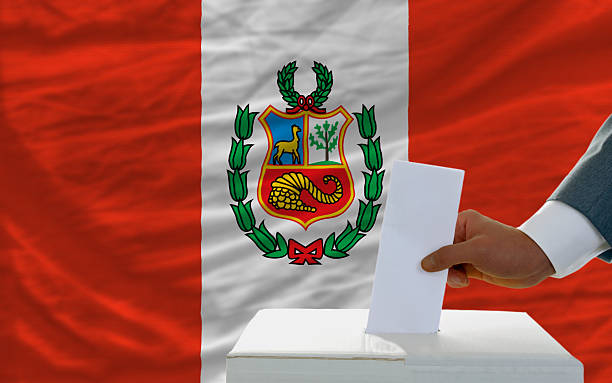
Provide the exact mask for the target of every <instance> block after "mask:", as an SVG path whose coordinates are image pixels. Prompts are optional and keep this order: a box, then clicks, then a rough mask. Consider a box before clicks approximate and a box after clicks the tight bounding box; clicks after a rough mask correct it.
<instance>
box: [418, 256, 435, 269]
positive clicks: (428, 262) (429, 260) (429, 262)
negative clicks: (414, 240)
mask: <svg viewBox="0 0 612 383" xmlns="http://www.w3.org/2000/svg"><path fill="white" fill-rule="evenodd" d="M421 267H422V268H423V270H425V271H430V270H433V269H434V268H435V267H436V263H435V261H434V259H433V257H432V256H431V254H430V255H428V256H426V257H425V258H423V260H422V261H421Z"/></svg>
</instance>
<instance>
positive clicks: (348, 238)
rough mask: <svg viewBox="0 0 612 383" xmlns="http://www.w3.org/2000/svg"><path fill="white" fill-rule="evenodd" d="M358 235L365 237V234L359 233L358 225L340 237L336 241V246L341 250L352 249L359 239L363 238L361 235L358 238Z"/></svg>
mask: <svg viewBox="0 0 612 383" xmlns="http://www.w3.org/2000/svg"><path fill="white" fill-rule="evenodd" d="M358 236H361V237H363V236H364V235H363V234H359V228H358V227H356V228H354V229H353V230H351V231H350V232H349V233H347V234H346V235H345V236H344V237H343V238H338V240H337V241H336V248H337V249H338V250H340V251H347V250H350V249H351V248H352V247H353V246H354V244H355V243H357V241H358V240H359V239H361V237H359V238H357V237H358ZM355 238H357V239H355Z"/></svg>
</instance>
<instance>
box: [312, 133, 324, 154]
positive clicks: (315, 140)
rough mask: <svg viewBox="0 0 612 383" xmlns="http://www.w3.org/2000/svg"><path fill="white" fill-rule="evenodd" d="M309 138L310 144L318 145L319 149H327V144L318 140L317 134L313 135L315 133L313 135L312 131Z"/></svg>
mask: <svg viewBox="0 0 612 383" xmlns="http://www.w3.org/2000/svg"><path fill="white" fill-rule="evenodd" d="M308 139H309V140H310V144H309V145H310V146H316V149H317V150H320V149H325V145H324V144H322V143H320V142H319V141H318V140H317V139H316V138H315V136H313V135H312V133H310V136H308Z"/></svg>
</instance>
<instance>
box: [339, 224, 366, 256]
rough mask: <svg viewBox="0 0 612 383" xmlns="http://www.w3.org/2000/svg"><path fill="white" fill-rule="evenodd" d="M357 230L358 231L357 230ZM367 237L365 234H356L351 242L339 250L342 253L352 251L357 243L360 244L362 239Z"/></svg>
mask: <svg viewBox="0 0 612 383" xmlns="http://www.w3.org/2000/svg"><path fill="white" fill-rule="evenodd" d="M355 230H357V229H355ZM363 237H365V234H361V233H357V234H355V236H353V238H352V239H351V242H349V243H348V244H346V245H343V246H342V247H340V246H338V250H340V251H349V250H350V249H352V248H353V247H354V246H355V245H356V244H357V242H359V240H361V238H363Z"/></svg>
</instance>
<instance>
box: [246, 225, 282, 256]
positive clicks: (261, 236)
mask: <svg viewBox="0 0 612 383" xmlns="http://www.w3.org/2000/svg"><path fill="white" fill-rule="evenodd" d="M247 236H248V237H249V238H251V240H252V241H253V242H255V244H256V245H257V247H259V249H260V250H262V251H264V252H266V253H270V252H272V251H274V250H276V243H274V239H272V240H271V239H270V238H269V237H268V236H267V235H266V234H265V233H263V232H262V231H261V230H260V229H258V228H257V227H253V233H249V234H247Z"/></svg>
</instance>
